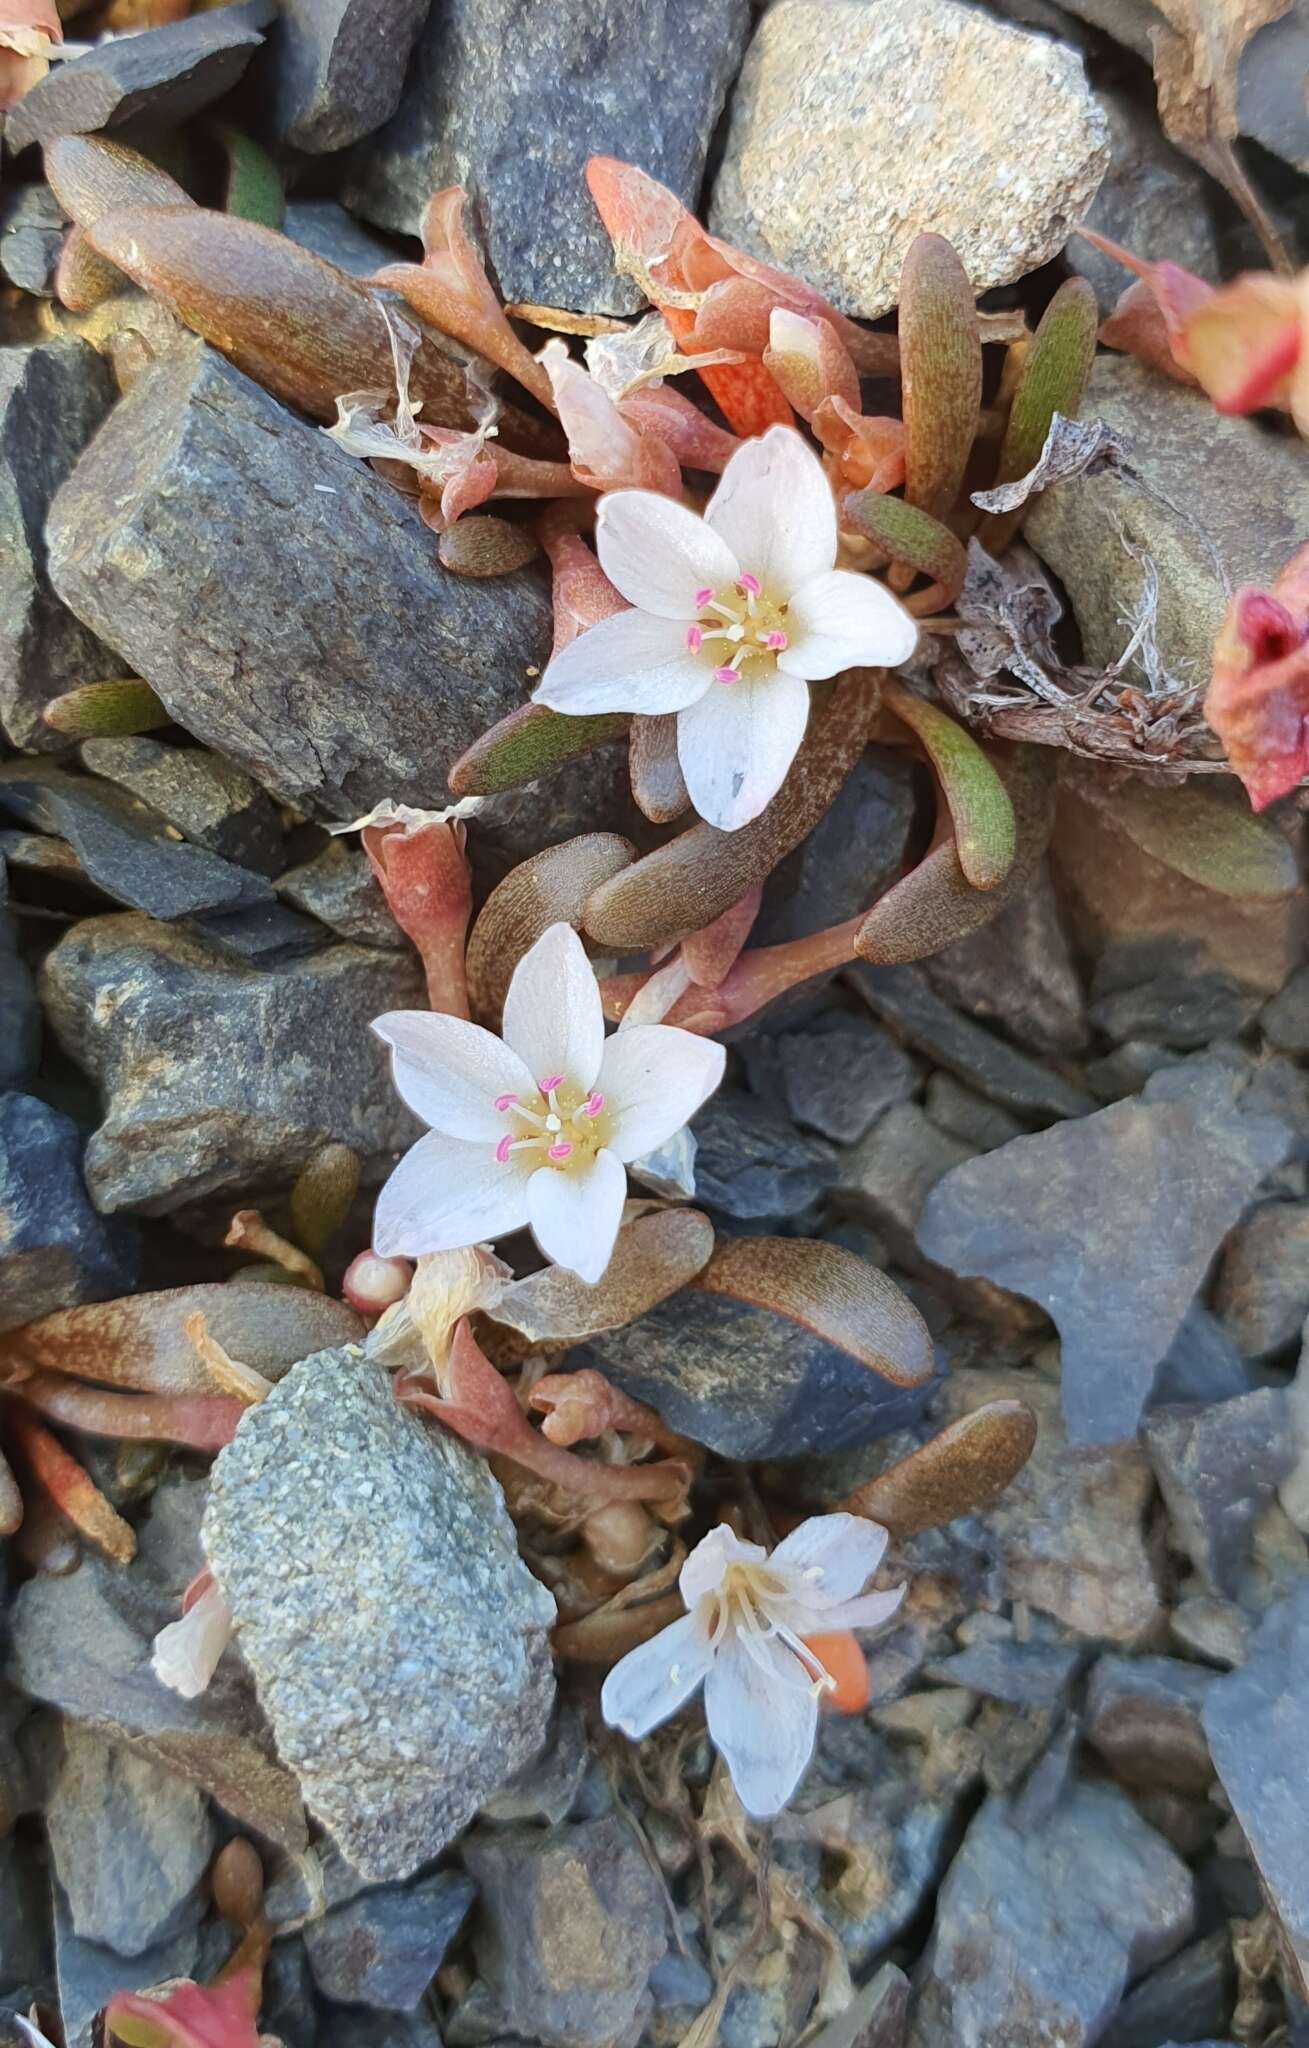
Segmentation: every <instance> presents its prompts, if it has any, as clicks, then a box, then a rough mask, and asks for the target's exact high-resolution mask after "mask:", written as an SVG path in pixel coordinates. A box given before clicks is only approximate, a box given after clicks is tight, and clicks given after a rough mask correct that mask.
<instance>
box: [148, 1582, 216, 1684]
mask: <svg viewBox="0 0 1309 2048" xmlns="http://www.w3.org/2000/svg"><path fill="white" fill-rule="evenodd" d="M231 1634H232V1610H231V1608H230V1607H229V1606H228V1604H227V1602H226V1601H225V1600H224V1598H223V1596H222V1594H221V1593H220V1592H219V1590H218V1588H217V1586H208V1587H206V1589H205V1591H204V1592H203V1593H202V1594H201V1595H200V1598H199V1599H198V1600H197V1601H196V1603H195V1605H194V1607H190V1608H188V1609H187V1611H186V1613H185V1614H184V1615H183V1616H182V1619H181V1620H180V1621H170V1622H169V1624H168V1626H167V1628H161V1629H160V1631H159V1633H158V1635H157V1636H156V1637H155V1640H154V1648H153V1650H152V1652H151V1656H150V1663H151V1667H152V1668H153V1671H154V1674H155V1677H156V1678H157V1679H158V1680H159V1683H160V1684H161V1685H166V1686H167V1687H168V1689H169V1691H170V1692H175V1693H180V1694H181V1696H182V1698H183V1699H184V1700H196V1699H199V1697H200V1695H201V1693H202V1692H203V1691H204V1689H205V1687H206V1686H207V1685H208V1683H209V1681H210V1679H211V1678H212V1677H213V1675H214V1672H215V1671H216V1670H217V1668H218V1660H219V1658H220V1657H221V1656H222V1654H223V1651H224V1650H225V1649H226V1648H227V1645H228V1641H229V1639H230V1637H231Z"/></svg>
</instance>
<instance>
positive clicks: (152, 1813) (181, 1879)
mask: <svg viewBox="0 0 1309 2048" xmlns="http://www.w3.org/2000/svg"><path fill="white" fill-rule="evenodd" d="M46 1826H47V1828H48V1830H49V1834H50V1850H51V1854H52V1856H53V1858H54V1867H55V1873H56V1875H57V1877H58V1879H59V1882H60V1884H61V1885H62V1886H63V1889H64V1895H65V1897H66V1899H67V1901H68V1909H69V1912H70V1914H71V1916H72V1922H73V1929H74V1932H75V1933H77V1934H78V1935H80V1936H81V1937H82V1939H83V1940H84V1941H95V1942H99V1943H101V1944H102V1945H103V1946H105V1947H107V1948H112V1949H114V1950H115V1951H116V1952H117V1954H119V1955H121V1956H139V1955H140V1954H141V1952H142V1951H143V1950H144V1949H148V1948H153V1947H154V1946H155V1945H156V1943H158V1942H160V1941H166V1940H167V1939H168V1938H169V1937H170V1936H172V1935H174V1934H177V1933H179V1932H181V1930H182V1929H183V1928H184V1927H185V1926H187V1925H189V1924H191V1922H193V1921H194V1920H198V1919H199V1917H200V1909H199V1901H198V1899H197V1892H198V1888H199V1885H200V1880H201V1879H202V1877H203V1876H204V1874H205V1871H206V1870H207V1868H208V1866H209V1860H210V1857H211V1856H212V1854H213V1850H214V1829H213V1823H212V1821H211V1820H210V1818H209V1805H208V1801H207V1800H206V1799H205V1797H204V1795H203V1793H202V1792H200V1791H199V1789H198V1788H197V1787H196V1786H195V1785H194V1784H190V1783H188V1782H187V1780H186V1779H185V1778H179V1777H175V1776H174V1775H173V1774H172V1773H171V1772H168V1771H161V1770H160V1769H159V1768H158V1766H157V1765H156V1764H154V1763H150V1762H147V1761H146V1760H145V1759H144V1758H143V1757H139V1756H134V1755H133V1753H132V1752H131V1750H129V1749H125V1748H124V1747H123V1745H122V1744H121V1743H117V1742H111V1741H108V1740H107V1739H106V1738H105V1737H104V1736H102V1735H100V1734H98V1733H97V1732H96V1730H95V1729H93V1728H86V1727H80V1726H79V1725H78V1724H77V1723H76V1722H69V1723H68V1725H67V1726H66V1728H65V1730H64V1754H63V1760H62V1762H61V1763H60V1765H59V1769H58V1772H57V1775H56V1777H55V1782H54V1786H53V1788H52V1790H51V1794H50V1799H49V1803H48V1805H47V1807H46Z"/></svg>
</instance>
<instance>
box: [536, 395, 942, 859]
mask: <svg viewBox="0 0 1309 2048" xmlns="http://www.w3.org/2000/svg"><path fill="white" fill-rule="evenodd" d="M836 550H837V527H836V506H835V504H834V502H833V499H832V492H831V487H830V485H829V484H828V481H827V478H826V476H825V475H824V473H823V466H822V464H821V462H820V461H819V460H818V457H817V456H816V455H815V454H814V453H813V451H812V449H811V448H810V447H809V446H808V444H807V443H806V442H805V441H803V440H802V439H801V438H800V436H799V434H797V433H795V432H794V431H793V429H792V428H790V427H770V428H769V430H768V432H767V433H766V434H764V435H763V436H762V437H761V438H760V439H759V440H756V441H747V442H746V443H745V444H744V446H742V447H741V448H738V449H737V451H736V453H735V454H734V455H733V456H732V457H731V459H730V460H729V462H728V464H727V467H726V468H725V469H724V471H723V476H722V481H721V483H720V484H719V486H718V488H717V490H716V491H715V492H714V495H713V497H712V498H711V499H710V500H709V504H708V507H707V509H706V511H705V515H704V518H703V519H699V518H697V517H696V515H695V513H694V512H690V511H688V510H687V508H686V506H685V505H679V504H677V503H675V502H674V500H673V499H671V498H667V497H663V496H660V495H659V494H658V493H656V492H653V491H610V492H607V493H606V494H605V496H604V497H602V498H601V500H600V507H599V511H598V513H597V515H596V552H597V554H598V555H599V558H600V566H601V568H602V569H603V570H604V572H605V575H606V576H607V577H608V578H609V580H610V582H611V583H613V584H614V585H615V586H616V587H617V589H618V590H619V591H620V592H621V593H622V595H623V596H624V597H625V598H626V599H627V600H628V602H629V604H631V605H632V606H633V609H632V610H631V611H624V612H616V613H615V614H614V615H613V616H612V617H611V618H607V619H601V620H600V622H599V624H598V625H595V626H592V627H591V628H590V630H589V631H588V632H585V633H582V634H579V636H578V638H577V639H576V640H574V641H572V642H571V644H570V645H569V646H567V647H564V648H561V650H560V651H559V653H558V654H556V655H555V657H554V659H553V660H552V661H551V662H550V664H549V666H548V667H547V669H546V671H545V674H544V675H543V676H542V678H541V681H540V684H539V686H538V688H537V690H536V692H535V697H536V701H537V702H538V703H541V704H549V705H551V706H552V707H553V709H554V710H556V711H564V712H571V713H574V714H577V715H581V714H584V713H590V712H595V711H634V712H638V713H640V714H642V715H644V716H656V715H658V714H660V713H662V712H676V713H677V754H678V759H679V761H680V762H681V766H682V774H683V776H684V777H685V780H686V786H687V789H688V791H689V792H690V796H691V801H692V803H693V804H694V805H695V807H696V810H697V811H698V812H699V813H700V816H701V817H702V818H704V819H705V820H706V821H707V822H708V823H709V824H711V825H716V826H718V827H719V828H720V830H722V831H724V832H734V831H736V830H737V828H738V827H739V826H741V825H745V824H748V822H749V821H750V819H751V818H755V817H758V815H759V813H760V811H762V810H763V808H764V806H765V805H766V804H767V803H768V802H769V801H770V800H771V798H772V797H774V796H775V795H776V793H777V791H778V789H779V788H780V786H781V784H782V781H783V779H784V777H785V775H786V771H787V769H788V768H789V767H790V765H791V763H792V761H793V760H794V759H795V753H796V749H797V748H798V746H799V745H800V742H801V740H802V739H803V737H804V729H805V723H806V721H807V719H808V717H809V684H810V683H811V682H816V681H818V680H819V679H820V678H821V677H824V676H834V675H837V674H839V673H840V671H841V670H842V669H847V668H859V667H883V668H890V667H894V666H895V665H896V664H897V663H900V662H903V661H907V660H908V659H909V657H910V655H911V654H912V653H913V651H914V647H915V646H916V644H917V640H918V629H917V627H916V625H915V624H914V621H913V619H912V618H911V617H910V615H909V613H908V612H907V611H905V609H904V607H903V606H902V605H900V604H898V603H897V601H896V599H895V598H894V597H892V595H891V593H890V591H889V590H886V589H884V588H883V586H882V585H881V584H880V583H875V582H874V581H873V579H872V577H871V576H863V575H855V574H852V573H851V572H849V571H847V570H843V569H837V568H834V567H833V564H834V563H835V561H836Z"/></svg>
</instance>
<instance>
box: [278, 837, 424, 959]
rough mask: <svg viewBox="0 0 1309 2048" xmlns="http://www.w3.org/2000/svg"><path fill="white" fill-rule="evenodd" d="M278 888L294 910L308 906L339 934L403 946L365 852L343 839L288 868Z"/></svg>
mask: <svg viewBox="0 0 1309 2048" xmlns="http://www.w3.org/2000/svg"><path fill="white" fill-rule="evenodd" d="M277 893H278V895H279V896H281V897H282V898H283V900H284V901H285V902H287V903H291V904H294V905H295V908H296V909H297V910H304V911H307V912H308V914H309V915H310V917H316V918H318V919H319V921H320V922H321V923H322V924H325V925H327V926H328V927H329V928H330V929H331V930H332V931H334V932H336V933H337V934H338V936H339V937H340V938H343V939H353V940H355V941H356V943H357V944H359V945H361V946H384V947H386V948H387V949H388V950H390V951H392V952H396V951H402V950H403V949H404V948H405V947H406V946H407V945H408V944H409V941H408V939H406V937H405V935H404V933H403V932H402V931H401V930H400V927H399V926H398V925H397V923H396V921H395V919H394V918H393V917H392V915H391V913H390V911H389V910H388V909H387V907H386V898H385V897H384V896H383V894H382V891H381V889H380V888H379V886H378V884H377V882H376V880H375V879H374V876H373V871H372V869H371V868H370V867H369V865H368V856H367V855H366V854H365V853H364V852H362V850H361V849H360V848H359V847H357V846H348V845H347V844H346V843H345V841H344V840H342V839H329V840H328V842H327V844H326V846H325V847H324V848H323V849H322V851H321V853H316V854H315V855H314V856H313V859H312V860H306V861H301V862H300V863H299V865H298V866H297V867H293V868H288V869H287V870H286V873H285V874H284V875H282V876H281V877H280V878H279V880H278V884H277Z"/></svg>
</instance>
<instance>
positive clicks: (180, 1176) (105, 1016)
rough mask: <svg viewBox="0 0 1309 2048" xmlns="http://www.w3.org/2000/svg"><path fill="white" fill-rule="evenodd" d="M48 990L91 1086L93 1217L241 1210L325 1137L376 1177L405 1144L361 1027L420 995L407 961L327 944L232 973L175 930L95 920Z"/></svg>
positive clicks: (281, 1183)
mask: <svg viewBox="0 0 1309 2048" xmlns="http://www.w3.org/2000/svg"><path fill="white" fill-rule="evenodd" d="M42 989H43V994H44V1000H45V1003H46V1007H47V1014H48V1016H49V1018H50V1022H51V1025H52V1027H53V1029H54V1031H55V1033H56V1035H57V1036H58V1037H59V1039H60V1040H61V1042H62V1043H63V1045H64V1046H65V1048H66V1049H67V1051H68V1053H69V1055H70V1057H71V1058H73V1059H74V1060H76V1061H78V1062H79V1063H80V1064H81V1065H82V1066H83V1067H84V1068H85V1070H86V1071H87V1072H88V1073H90V1074H92V1075H93V1076H94V1078H95V1080H96V1082H97V1084H98V1086H99V1089H100V1092H101V1097H102V1100H103V1104H104V1117H103V1121H102V1123H101V1124H100V1127H99V1129H98V1130H97V1131H96V1132H94V1134H93V1135H92V1137H91V1139H90V1142H89V1144H88V1146H87V1158H86V1173H87V1185H88V1186H89V1187H90V1189H91V1191H92V1194H93V1196H94V1199H95V1201H96V1202H97V1204H98V1206H99V1207H100V1208H101V1209H103V1210H106V1211H114V1210H118V1209H124V1208H130V1209H137V1210H140V1211H142V1212H143V1213H145V1214H147V1215H151V1214H171V1213H172V1212H173V1211H174V1210H176V1208H177V1207H178V1206H179V1205H181V1204H185V1203H190V1202H198V1201H200V1200H202V1199H206V1198H208V1197H211V1196H216V1195H223V1196H226V1197H228V1198H229V1199H230V1198H233V1197H237V1196H239V1197H240V1199H241V1201H242V1202H248V1201H249V1200H251V1199H252V1198H256V1199H257V1191H258V1190H259V1189H260V1188H261V1187H262V1188H265V1189H269V1188H278V1187H281V1188H285V1187H286V1186H287V1185H289V1183H290V1181H291V1180H292V1179H293V1178H294V1176H295V1174H296V1172H297V1171H298V1169H299V1168H300V1167H301V1166H303V1165H304V1163H305V1161H306V1160H307V1159H308V1158H309V1157H310V1155H311V1153H313V1152H314V1151H316V1150H317V1148H318V1147H319V1146H320V1145H323V1144H326V1143H327V1142H329V1141H330V1140H337V1141H339V1142H341V1143H344V1144H348V1145H351V1146H353V1147H354V1149H355V1150H356V1151H357V1152H358V1153H359V1154H360V1155H361V1158H362V1160H363V1163H364V1173H365V1175H366V1176H367V1177H368V1178H371V1179H379V1178H380V1177H381V1175H382V1172H383V1171H384V1170H385V1169H386V1168H387V1167H388V1166H389V1164H390V1162H391V1158H392V1155H393V1154H394V1153H395V1152H396V1151H397V1150H399V1148H400V1147H402V1146H404V1145H406V1144H408V1143H410V1142H412V1138H413V1136H414V1135H415V1132H416V1129H417V1127H416V1125H415V1123H414V1120H413V1119H412V1118H411V1117H410V1116H409V1114H408V1112H407V1111H406V1110H404V1109H403V1107H402V1106H401V1105H400V1104H399V1102H398V1100H397V1098H396V1096H395V1093H394V1091H393V1089H392V1087H391V1084H390V1081H389V1078H388V1076H387V1071H386V1061H385V1058H384V1056H383V1054H382V1052H381V1049H380V1047H379V1046H378V1045H377V1042H376V1040H375V1039H374V1038H373V1037H372V1034H371V1032H370V1031H369V1029H368V1026H369V1024H370V1023H371V1021H372V1019H373V1018H374V1017H376V1016H378V1015H379V1014H380V1013H381V1012H382V1011H384V1010H387V1009H391V1008H401V1009H403V1008H405V1007H408V1006H411V1005H413V1004H414V1003H415V1002H417V1001H418V1000H419V989H420V975H419V971H418V967H417V964H416V962H415V961H414V960H412V959H411V957H410V956H408V955H407V954H382V953H377V952H375V951H373V950H371V949H370V950H367V951H366V950H365V949H364V948H362V947H359V946H346V945H336V946H329V947H328V948H326V950H324V951H322V952H318V953H315V954H313V955H311V956H310V957H309V958H308V959H298V960H292V961H291V962H290V963H289V964H287V965H284V966H273V967H263V968H258V967H242V966H240V965H238V964H237V963H236V962H234V961H231V960H227V959H223V958H222V957H220V956H219V955H217V954H216V953H215V952H214V950H213V949H212V948H211V947H209V946H208V945H206V944H204V943H203V942H202V941H201V940H200V939H198V938H196V937H194V936H192V935H191V934H189V933H184V932H182V931H179V930H178V929H176V928H175V927H174V926H171V925H164V924H156V923H155V922H153V921H152V920H151V919H149V918H145V917H139V916H134V915H133V916H122V917H102V918H92V919H89V920H88V921H87V922H86V923H85V924H80V925H76V926H74V928H73V930H72V931H70V932H69V933H68V934H67V936H66V937H65V938H63V939H61V940H60V942H59V944H58V945H57V946H56V947H55V948H54V950H53V952H51V953H50V954H49V955H47V958H46V962H45V966H44V969H43V971H42ZM198 1020H203V1029H201V1028H199V1023H198Z"/></svg>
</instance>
